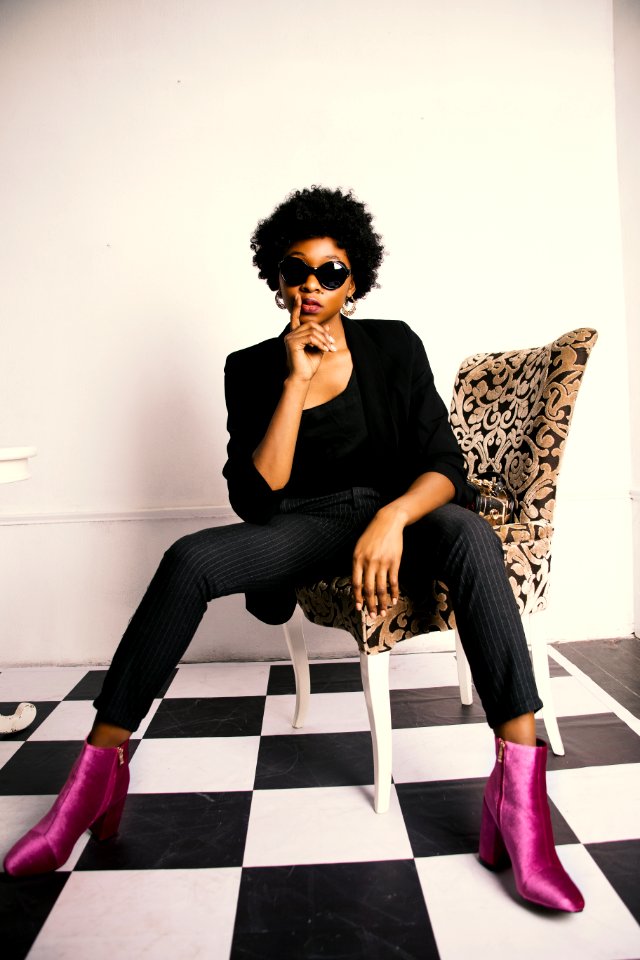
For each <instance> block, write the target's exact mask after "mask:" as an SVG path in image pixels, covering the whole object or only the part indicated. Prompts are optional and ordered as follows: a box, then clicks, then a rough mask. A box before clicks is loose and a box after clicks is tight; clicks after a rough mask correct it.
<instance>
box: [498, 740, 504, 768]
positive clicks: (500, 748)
mask: <svg viewBox="0 0 640 960" xmlns="http://www.w3.org/2000/svg"><path fill="white" fill-rule="evenodd" d="M498 744H499V746H498V763H502V757H503V755H504V740H502V739H500V740H498Z"/></svg>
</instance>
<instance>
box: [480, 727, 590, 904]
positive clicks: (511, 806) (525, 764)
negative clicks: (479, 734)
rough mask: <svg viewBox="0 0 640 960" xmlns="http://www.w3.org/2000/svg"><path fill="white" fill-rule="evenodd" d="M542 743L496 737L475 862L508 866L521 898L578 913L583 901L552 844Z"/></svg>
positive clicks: (543, 744)
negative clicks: (509, 865)
mask: <svg viewBox="0 0 640 960" xmlns="http://www.w3.org/2000/svg"><path fill="white" fill-rule="evenodd" d="M546 766H547V745H546V743H545V742H544V740H538V741H537V746H535V747H525V746H522V745H521V744H519V743H510V742H509V741H505V740H500V739H497V738H496V764H495V767H494V768H493V771H492V773H491V776H490V777H489V781H488V783H487V786H486V789H485V793H484V800H483V803H482V824H481V827H480V861H481V862H482V863H484V865H485V866H487V867H492V868H499V867H501V866H507V865H508V863H509V861H511V863H512V864H513V873H514V877H515V881H516V887H517V889H518V893H519V894H520V896H522V897H524V898H525V900H530V901H531V902H532V903H537V904H539V905H540V906H543V907H550V908H551V909H552V910H566V911H568V912H570V913H577V912H579V911H580V910H582V909H583V908H584V898H583V896H582V894H581V893H580V891H579V890H578V888H577V887H576V885H575V883H574V882H573V880H572V879H571V878H570V877H569V875H568V873H567V872H566V870H565V869H564V867H563V866H562V864H561V863H560V860H559V859H558V854H557V853H556V849H555V846H554V843H553V832H552V828H551V814H550V812H549V803H548V800H547V787H546Z"/></svg>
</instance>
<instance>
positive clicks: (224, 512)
mask: <svg viewBox="0 0 640 960" xmlns="http://www.w3.org/2000/svg"><path fill="white" fill-rule="evenodd" d="M629 499H631V500H632V501H639V500H640V489H633V490H630V491H629V492H628V493H627V494H622V493H606V494H603V493H601V492H595V491H594V492H593V493H589V492H588V491H587V492H586V493H579V494H573V495H567V494H563V495H562V496H561V503H560V508H562V507H565V506H567V505H569V504H570V503H584V502H585V501H591V502H593V501H595V502H598V503H600V502H611V501H619V502H628V501H629ZM158 520H213V521H215V522H216V523H217V524H223V523H234V522H235V521H237V520H239V517H238V516H237V514H235V513H234V512H233V510H232V509H231V507H230V506H229V504H218V505H205V506H200V507H154V508H150V509H141V510H87V511H84V510H68V511H61V512H57V513H54V512H52V513H47V512H43V513H14V514H0V527H13V526H31V525H34V524H55V523H58V524H66V523H140V522H141V521H144V522H145V523H146V522H149V521H154V522H155V521H158Z"/></svg>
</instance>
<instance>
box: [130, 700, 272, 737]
mask: <svg viewBox="0 0 640 960" xmlns="http://www.w3.org/2000/svg"><path fill="white" fill-rule="evenodd" d="M264 704H265V697H198V698H194V697H188V698H187V697H185V698H182V697H175V698H174V697H170V698H169V699H165V700H163V701H162V703H161V704H160V706H159V707H158V709H157V710H156V712H155V714H154V716H153V719H152V721H151V723H150V724H149V727H148V728H147V732H146V733H145V739H147V740H148V739H150V738H154V737H155V738H167V737H259V736H260V731H261V730H262V718H263V716H264Z"/></svg>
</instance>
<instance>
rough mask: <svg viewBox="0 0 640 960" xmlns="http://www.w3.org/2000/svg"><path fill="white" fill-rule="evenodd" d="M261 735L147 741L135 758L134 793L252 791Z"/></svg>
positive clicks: (132, 789)
mask: <svg viewBox="0 0 640 960" xmlns="http://www.w3.org/2000/svg"><path fill="white" fill-rule="evenodd" d="M259 744H260V738H259V737H193V738H190V737H180V738H177V739H173V738H172V739H167V740H155V739H154V740H143V741H142V743H141V744H140V746H139V747H138V749H137V750H136V752H135V754H134V756H133V759H132V761H131V788H130V789H131V793H189V792H193V793H198V792H201V791H206V792H215V791H218V790H251V789H253V784H254V780H255V772H256V763H257V758H258V747H259Z"/></svg>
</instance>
